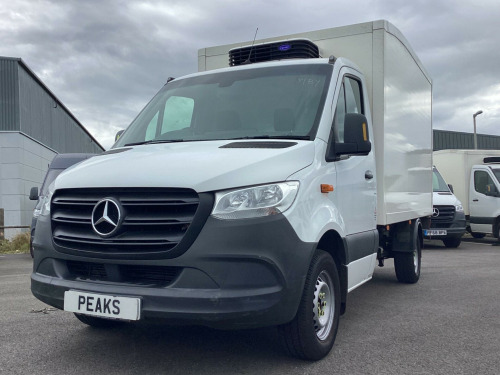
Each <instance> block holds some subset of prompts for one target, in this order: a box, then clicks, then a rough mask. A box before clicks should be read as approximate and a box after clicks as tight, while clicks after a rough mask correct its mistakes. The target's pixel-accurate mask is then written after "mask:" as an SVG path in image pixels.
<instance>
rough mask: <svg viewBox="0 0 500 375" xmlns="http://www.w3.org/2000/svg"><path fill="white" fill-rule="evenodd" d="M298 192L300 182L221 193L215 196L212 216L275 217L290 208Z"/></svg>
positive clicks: (239, 217)
mask: <svg viewBox="0 0 500 375" xmlns="http://www.w3.org/2000/svg"><path fill="white" fill-rule="evenodd" d="M298 191H299V182H298V181H290V182H280V183H277V184H270V185H261V186H254V187H251V188H246V189H240V190H229V191H220V192H218V193H216V194H215V207H214V209H213V211H212V216H214V217H216V218H218V219H245V218H252V217H262V216H269V215H275V214H278V213H281V212H285V211H286V210H288V209H289V208H290V206H291V205H292V203H293V201H294V200H295V197H296V196H297V192H298Z"/></svg>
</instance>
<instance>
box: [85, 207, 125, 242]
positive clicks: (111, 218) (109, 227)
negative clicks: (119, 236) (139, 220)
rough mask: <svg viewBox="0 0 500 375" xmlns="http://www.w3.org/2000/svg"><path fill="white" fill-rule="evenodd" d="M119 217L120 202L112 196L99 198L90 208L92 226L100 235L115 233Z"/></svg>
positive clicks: (119, 220)
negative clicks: (91, 208)
mask: <svg viewBox="0 0 500 375" xmlns="http://www.w3.org/2000/svg"><path fill="white" fill-rule="evenodd" d="M121 219H122V214H121V208H120V204H119V203H118V201H116V200H114V199H112V198H104V199H101V200H100V201H99V202H97V204H96V205H95V207H94V209H93V210H92V228H94V231H95V232H96V233H97V234H98V235H100V236H101V237H109V236H112V235H113V234H115V233H116V231H117V230H118V228H119V227H120V224H121Z"/></svg>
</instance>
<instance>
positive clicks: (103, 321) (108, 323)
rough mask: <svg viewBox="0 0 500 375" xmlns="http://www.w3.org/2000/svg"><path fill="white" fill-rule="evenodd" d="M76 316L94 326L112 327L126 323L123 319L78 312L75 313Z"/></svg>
mask: <svg viewBox="0 0 500 375" xmlns="http://www.w3.org/2000/svg"><path fill="white" fill-rule="evenodd" d="M75 316H76V318H77V319H78V320H79V321H80V322H82V323H85V324H87V325H89V326H91V327H94V328H112V327H118V326H120V325H123V324H124V322H123V321H121V320H115V319H107V318H99V317H96V316H90V315H84V314H77V313H75Z"/></svg>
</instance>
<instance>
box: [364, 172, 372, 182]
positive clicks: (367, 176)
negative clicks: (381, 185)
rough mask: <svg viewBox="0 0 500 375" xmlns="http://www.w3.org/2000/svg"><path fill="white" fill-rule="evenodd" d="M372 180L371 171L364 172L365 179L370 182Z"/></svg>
mask: <svg viewBox="0 0 500 375" xmlns="http://www.w3.org/2000/svg"><path fill="white" fill-rule="evenodd" d="M372 178H373V173H372V171H366V172H365V179H367V180H371V179H372Z"/></svg>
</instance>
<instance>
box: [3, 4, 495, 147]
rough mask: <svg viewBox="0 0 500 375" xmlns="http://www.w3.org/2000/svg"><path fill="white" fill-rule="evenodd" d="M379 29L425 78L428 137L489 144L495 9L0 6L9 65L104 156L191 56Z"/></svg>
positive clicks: (193, 65)
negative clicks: (474, 135)
mask: <svg viewBox="0 0 500 375" xmlns="http://www.w3.org/2000/svg"><path fill="white" fill-rule="evenodd" d="M378 19H386V20H388V21H390V22H391V23H393V24H394V25H395V26H396V27H397V28H398V29H399V30H400V31H401V32H402V33H403V34H404V35H405V36H406V38H407V40H408V41H409V42H410V44H411V45H412V47H413V49H414V50H415V52H416V53H417V55H418V56H419V58H420V60H421V61H422V63H423V65H424V66H425V67H426V69H427V71H428V72H429V74H430V75H431V77H432V79H433V83H434V84H433V124H434V128H435V129H446V130H455V131H466V132H472V131H473V122H472V115H473V113H475V112H476V111H478V110H483V111H484V113H483V114H482V115H480V116H479V117H477V127H478V133H484V134H496V135H499V134H500V1H498V0H474V1H472V0H460V1H451V0H412V1H408V0H371V1H370V0H328V1H327V0H319V1H315V0H309V1H298V0H244V1H243V0H211V1H207V0H181V1H177V0H164V1H147V2H146V1H119V0H117V1H113V0H99V1H94V0H79V1H72V0H60V1H55V0H54V1H35V0H0V41H1V42H0V56H8V57H20V58H22V59H23V60H24V62H25V63H27V64H28V66H29V67H30V68H31V69H32V70H33V71H34V72H35V73H36V74H37V75H38V76H39V77H40V78H41V79H42V81H43V82H44V83H45V84H46V85H47V86H48V87H49V88H50V90H51V91H52V92H53V93H55V95H56V96H57V97H58V98H59V99H60V100H61V101H62V102H63V103H64V104H65V105H66V107H68V108H69V110H70V111H71V112H72V113H73V114H74V115H75V116H76V117H77V118H78V119H79V120H80V122H81V123H82V124H83V125H84V126H85V127H86V128H87V130H88V131H89V132H90V133H91V134H92V135H93V136H94V137H95V138H96V139H97V140H98V141H99V142H100V143H101V144H102V145H103V146H104V147H105V148H109V147H110V146H111V145H112V144H113V138H114V134H115V133H116V132H117V131H118V130H120V129H123V128H125V127H126V126H127V125H128V124H129V123H130V122H131V121H132V120H133V118H134V117H135V116H136V114H137V113H138V112H139V111H140V109H141V108H142V107H143V106H144V105H145V104H146V103H147V102H148V101H149V100H150V99H151V97H152V96H153V95H154V94H155V93H156V92H157V91H158V90H159V89H160V88H161V87H162V86H163V84H164V83H165V82H166V79H167V77H169V76H172V77H179V76H181V75H184V74H188V73H192V72H195V71H196V70H197V54H198V49H200V48H203V47H209V46H214V45H219V44H228V43H237V42H241V41H247V40H251V39H252V38H253V35H254V33H255V29H256V28H257V27H258V28H259V34H258V37H257V38H258V39H262V38H268V37H274V36H279V35H285V34H293V33H299V32H303V31H312V30H319V29H324V28H330V27H336V26H343V25H349V24H353V23H360V22H367V21H373V20H378Z"/></svg>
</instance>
